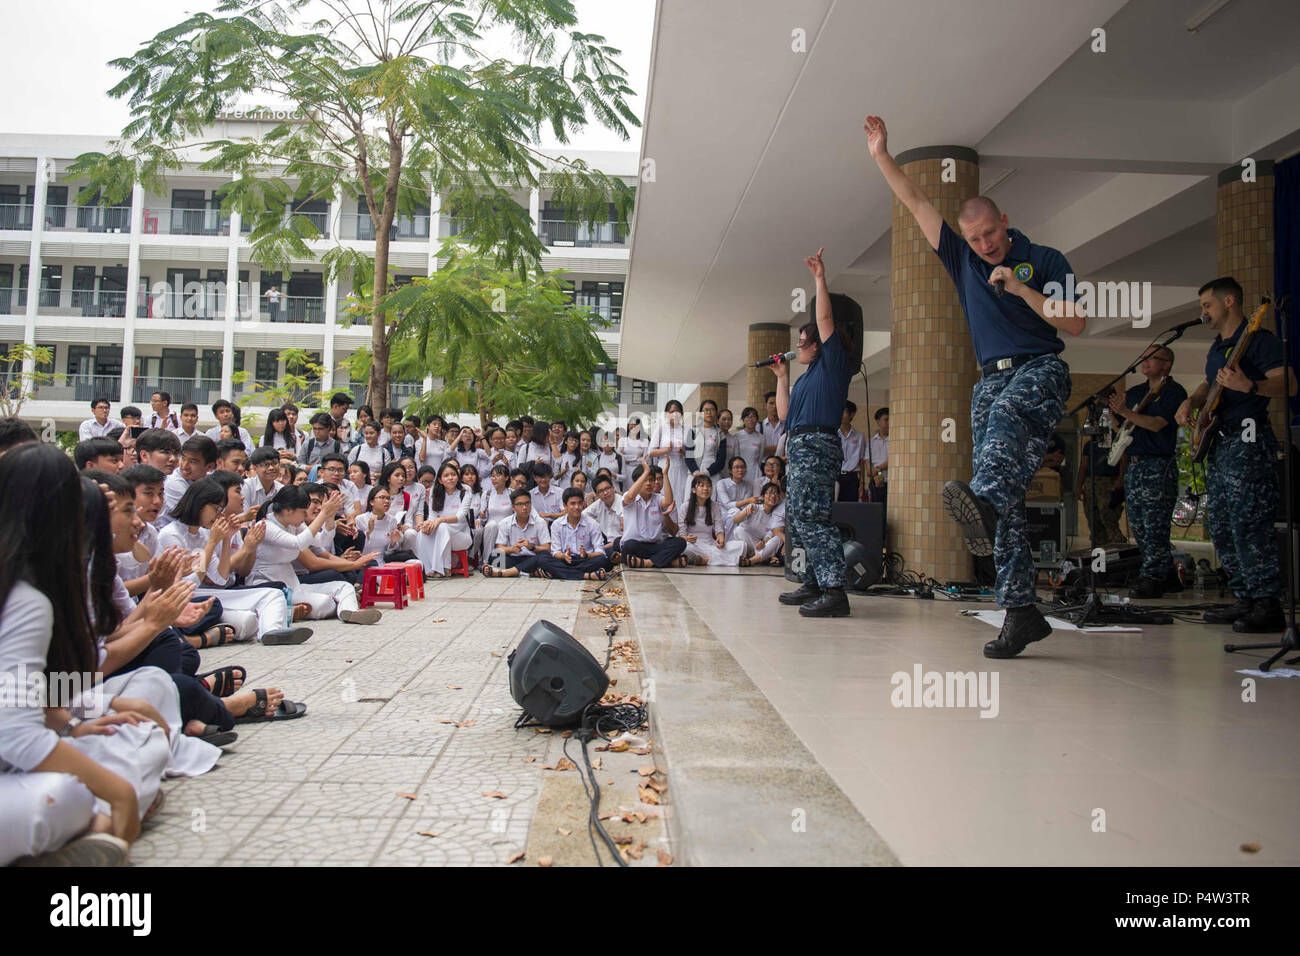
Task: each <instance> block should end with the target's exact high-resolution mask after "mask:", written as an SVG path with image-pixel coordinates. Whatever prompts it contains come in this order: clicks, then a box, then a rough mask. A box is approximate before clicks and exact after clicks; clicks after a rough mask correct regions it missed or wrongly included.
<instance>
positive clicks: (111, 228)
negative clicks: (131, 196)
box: [45, 204, 131, 233]
mask: <svg viewBox="0 0 1300 956" xmlns="http://www.w3.org/2000/svg"><path fill="white" fill-rule="evenodd" d="M45 228H46V229H49V230H54V231H68V232H108V233H129V232H130V231H131V207H130V206H76V205H72V204H68V205H66V206H46V207H45Z"/></svg>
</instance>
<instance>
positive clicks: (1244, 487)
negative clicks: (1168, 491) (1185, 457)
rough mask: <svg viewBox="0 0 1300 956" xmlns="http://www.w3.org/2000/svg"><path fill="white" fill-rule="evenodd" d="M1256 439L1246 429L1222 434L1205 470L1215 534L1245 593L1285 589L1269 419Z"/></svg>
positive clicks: (1233, 579)
mask: <svg viewBox="0 0 1300 956" xmlns="http://www.w3.org/2000/svg"><path fill="white" fill-rule="evenodd" d="M1256 428H1257V431H1256V433H1255V440H1254V441H1242V438H1241V430H1240V429H1239V428H1237V429H1232V430H1229V431H1228V432H1227V434H1226V435H1223V436H1220V438H1219V439H1218V441H1216V442H1215V444H1214V448H1213V449H1212V450H1211V451H1210V457H1209V460H1208V462H1207V463H1206V469H1205V490H1206V493H1207V496H1208V497H1209V507H1210V513H1209V528H1210V537H1211V538H1212V539H1213V541H1214V550H1215V553H1216V554H1218V556H1219V563H1220V564H1222V565H1223V569H1224V570H1225V571H1226V572H1228V586H1229V587H1230V588H1232V593H1233V594H1235V595H1236V596H1237V597H1239V598H1268V597H1276V596H1277V595H1279V594H1281V593H1282V573H1281V569H1280V567H1279V564H1278V553H1277V541H1276V540H1275V537H1274V533H1273V517H1274V514H1275V512H1276V510H1277V496H1278V488H1277V474H1276V472H1274V470H1273V462H1274V460H1275V459H1276V457H1277V438H1276V436H1275V435H1274V434H1273V429H1272V428H1271V427H1270V425H1269V423H1268V419H1264V420H1263V421H1262V422H1260V423H1258V424H1257V425H1256Z"/></svg>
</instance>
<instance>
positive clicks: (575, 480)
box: [569, 469, 592, 508]
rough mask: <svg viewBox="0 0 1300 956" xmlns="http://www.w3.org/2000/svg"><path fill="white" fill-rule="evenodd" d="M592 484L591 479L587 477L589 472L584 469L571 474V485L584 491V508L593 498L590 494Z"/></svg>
mask: <svg viewBox="0 0 1300 956" xmlns="http://www.w3.org/2000/svg"><path fill="white" fill-rule="evenodd" d="M590 484H591V479H589V478H588V477H587V473H586V472H585V471H583V470H582V469H578V470H577V471H575V472H574V473H573V474H572V475H570V476H569V487H570V488H577V489H578V490H579V491H581V492H582V506H583V507H584V508H585V507H586V506H587V504H588V502H590V501H591V500H592V496H591V495H590V494H588V491H589V490H590V489H589V485H590Z"/></svg>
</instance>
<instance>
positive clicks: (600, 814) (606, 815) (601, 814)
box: [596, 813, 618, 820]
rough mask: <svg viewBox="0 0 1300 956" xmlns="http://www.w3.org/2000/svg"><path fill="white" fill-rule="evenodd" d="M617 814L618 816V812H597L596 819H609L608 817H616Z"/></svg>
mask: <svg viewBox="0 0 1300 956" xmlns="http://www.w3.org/2000/svg"><path fill="white" fill-rule="evenodd" d="M615 816H618V814H616V813H598V814H596V819H597V820H608V819H610V818H611V817H615Z"/></svg>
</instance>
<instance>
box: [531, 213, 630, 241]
mask: <svg viewBox="0 0 1300 956" xmlns="http://www.w3.org/2000/svg"><path fill="white" fill-rule="evenodd" d="M537 234H538V235H539V236H540V237H541V239H542V244H543V245H547V246H578V247H592V246H626V245H627V232H626V231H625V230H623V229H620V228H619V226H618V223H614V222H597V223H586V222H577V223H572V222H566V221H564V220H562V219H539V220H538V222H537Z"/></svg>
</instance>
